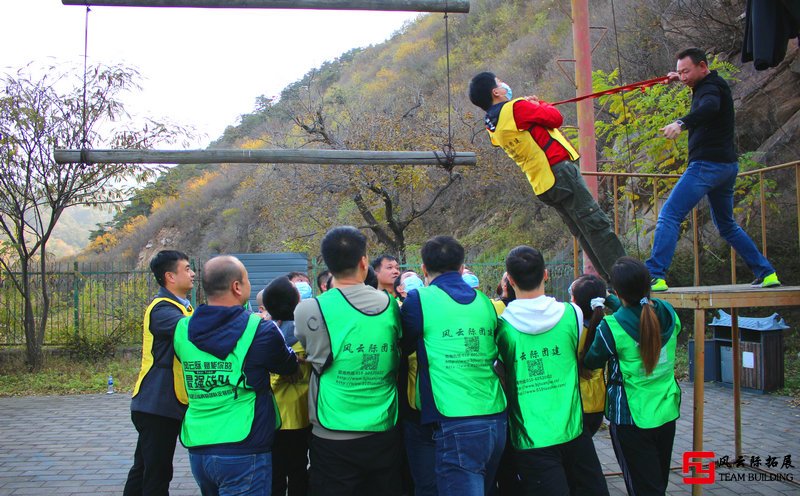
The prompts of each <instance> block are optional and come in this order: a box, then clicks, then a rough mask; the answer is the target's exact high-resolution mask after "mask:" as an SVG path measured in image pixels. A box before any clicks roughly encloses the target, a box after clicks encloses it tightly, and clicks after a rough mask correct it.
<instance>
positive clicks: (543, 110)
mask: <svg viewBox="0 0 800 496" xmlns="http://www.w3.org/2000/svg"><path fill="white" fill-rule="evenodd" d="M514 122H515V123H516V124H517V129H530V132H531V136H533V139H534V141H536V143H537V144H538V145H539V147H541V148H542V149H544V147H545V146H546V145H547V142H548V141H550V133H548V132H547V129H548V128H550V129H555V128H558V127H561V125H562V124H563V123H564V117H563V116H562V115H561V112H559V111H558V109H556V108H555V107H553V106H552V105H550V104H549V103H545V102H539V104H538V105H537V104H535V103H531V102H529V101H527V100H519V101H518V102H516V103H514ZM544 153H545V155H547V161H548V162H550V165H551V166H552V165H555V164H557V163H559V162H561V161H564V160H569V152H568V151H567V149H566V148H564V147H563V146H562V145H561V143H559V142H558V141H555V140H554V141H553V142H552V143H550V146H549V147H548V148H547V150H545V152H544Z"/></svg>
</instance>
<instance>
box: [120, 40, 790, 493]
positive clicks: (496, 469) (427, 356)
mask: <svg viewBox="0 0 800 496" xmlns="http://www.w3.org/2000/svg"><path fill="white" fill-rule="evenodd" d="M676 59H677V71H676V72H672V73H670V74H669V76H670V79H672V80H681V81H682V82H683V83H684V84H686V85H687V86H688V87H690V88H691V89H692V92H693V95H692V109H691V111H690V113H689V114H687V115H686V116H685V117H683V118H682V119H680V120H677V121H675V122H674V123H672V124H669V125H667V126H665V127H664V128H662V129H661V131H662V132H663V134H664V137H666V138H668V139H673V138H675V137H677V136H678V135H680V133H681V132H683V131H684V130H688V132H689V141H688V143H689V164H688V168H687V171H686V173H685V174H684V176H683V177H682V178H681V179H680V181H678V183H677V184H676V186H675V189H674V191H673V192H672V194H671V195H670V197H669V199H668V200H667V202H666V204H665V205H664V208H663V209H662V210H661V213H660V215H659V218H658V223H657V227H656V232H655V241H654V247H653V251H652V253H651V256H650V258H649V259H648V260H647V262H646V264H645V263H642V262H641V261H639V260H636V259H633V258H630V257H627V256H625V250H624V248H623V246H622V244H621V243H620V241H619V239H618V238H617V236H616V235H615V234H614V231H613V229H612V226H611V223H610V221H609V219H608V217H607V216H606V214H605V213H604V212H603V211H602V210H601V209H600V207H599V206H598V204H597V202H596V201H595V199H594V198H593V197H592V195H591V193H590V192H589V190H588V188H587V187H586V184H585V182H584V181H583V178H582V177H581V174H580V171H579V168H578V166H577V163H576V161H577V159H578V153H577V151H576V150H575V149H574V148H573V147H572V145H571V144H570V143H569V141H568V140H567V139H566V138H565V137H564V136H563V135H562V134H561V132H560V131H559V130H558V128H559V127H560V126H561V125H562V123H563V117H562V116H561V114H560V113H559V111H558V110H556V109H555V107H553V106H552V105H549V104H548V103H546V102H544V101H541V100H540V99H539V98H538V97H536V96H527V97H522V98H516V99H514V98H513V97H512V90H511V87H510V86H509V85H508V84H506V83H505V82H503V81H501V80H500V79H499V78H498V77H497V76H496V75H495V74H493V73H491V72H483V73H480V74H478V75H476V76H475V77H474V78H473V79H472V81H471V82H470V85H469V97H470V100H471V101H472V102H473V103H474V104H475V105H477V106H479V107H480V108H482V109H483V110H485V111H486V117H485V123H486V129H487V132H488V133H489V136H490V138H491V141H492V144H494V145H496V146H499V147H502V148H503V150H504V151H506V153H507V154H508V155H509V157H511V159H513V160H514V161H515V162H516V163H517V164H518V165H519V167H520V169H521V170H522V171H523V172H524V173H525V176H526V178H527V179H528V181H529V183H530V184H531V187H532V188H533V192H534V194H535V195H536V196H537V197H538V198H539V199H540V200H542V201H543V202H544V203H545V204H547V205H549V206H551V207H553V208H554V209H555V210H556V211H557V212H558V214H559V216H560V217H561V218H562V220H563V221H564V223H565V225H566V227H567V228H568V229H569V231H570V232H571V233H572V234H573V235H574V236H575V237H576V238H577V239H578V241H579V243H580V245H581V247H582V248H583V251H584V253H586V255H587V256H588V258H589V260H590V261H591V265H592V266H593V268H594V270H595V271H596V272H597V273H598V274H599V277H598V276H596V275H592V274H586V275H583V276H581V277H579V278H578V279H576V280H575V281H574V282H573V283H572V284H571V285H570V288H569V289H570V290H569V294H570V296H571V301H568V302H562V301H557V300H556V299H555V298H552V297H550V296H547V295H546V293H545V288H546V284H547V281H548V277H549V276H548V272H547V269H546V265H545V260H544V258H543V256H542V253H541V252H540V251H539V250H537V249H536V248H534V247H531V246H525V245H522V246H517V247H516V248H513V249H512V250H511V251H510V252H509V253H508V255H507V256H506V259H505V266H506V273H505V274H504V275H503V278H502V280H501V281H500V282H499V284H498V288H497V294H498V298H496V299H494V300H492V299H490V298H489V297H488V296H487V295H486V294H484V293H483V292H481V291H480V290H477V289H476V288H477V287H478V286H479V283H480V282H479V280H478V278H477V276H476V275H475V274H473V273H471V272H470V271H468V270H467V269H466V268H465V267H464V248H463V247H462V246H461V244H460V243H459V242H458V241H457V240H455V239H454V238H452V237H450V236H435V237H433V238H431V239H429V240H428V241H426V242H425V243H424V244H423V246H422V249H421V257H422V265H421V267H420V271H419V272H416V271H413V270H405V271H403V270H401V267H400V265H399V263H398V260H397V259H395V258H394V257H392V256H389V255H381V256H378V257H376V258H374V259H373V260H372V261H370V260H369V259H368V257H367V254H368V250H367V238H366V236H365V235H364V234H363V233H361V232H360V231H359V230H358V229H356V228H354V227H349V226H339V227H334V228H332V229H331V230H329V231H328V232H327V233H326V235H325V237H324V238H323V240H322V243H321V247H320V251H321V255H322V258H323V260H324V261H325V264H326V265H327V268H328V270H327V271H326V272H324V273H322V274H319V276H318V277H317V280H316V285H317V287H318V290H319V291H318V295H317V296H316V297H314V296H313V294H312V293H313V291H312V287H311V281H310V280H309V278H308V276H307V275H305V274H302V273H290V274H287V275H286V276H285V277H279V278H277V279H275V280H273V281H272V282H270V284H269V285H268V286H267V287H265V288H264V289H263V290H261V291H259V293H258V296H257V300H258V305H259V309H258V311H257V312H252V311H250V310H249V308H248V303H247V302H248V300H249V297H250V294H251V287H250V281H249V279H248V275H247V270H246V268H245V267H244V265H243V264H242V263H241V261H239V260H238V259H236V258H235V257H232V256H219V257H215V258H213V259H211V260H209V261H208V262H207V263H206V264H205V266H204V269H203V276H202V279H203V280H202V284H203V289H204V292H205V295H206V297H207V304H206V305H201V306H199V307H198V308H197V309H193V308H192V307H191V305H190V304H189V301H188V300H187V294H188V292H189V290H190V289H191V288H192V285H193V279H194V273H193V272H192V270H191V268H190V266H189V263H188V256H186V255H185V254H183V253H181V252H177V251H162V252H160V253H158V254H157V255H156V256H155V257H154V258H153V260H152V261H151V263H150V267H151V269H152V271H153V274H154V275H155V278H156V280H157V281H158V283H159V285H160V286H161V289H160V290H159V293H158V295H157V296H156V298H155V299H154V300H153V301H152V302H151V304H150V305H149V306H148V308H147V309H146V311H145V318H144V325H143V332H144V334H143V336H144V338H143V350H142V370H141V373H140V375H139V378H138V380H137V383H136V386H135V388H134V393H133V400H132V403H131V417H132V420H133V423H134V426H135V427H136V430H137V431H138V433H139V438H138V443H137V446H136V452H135V454H134V464H133V467H132V468H131V470H130V473H129V476H128V481H127V484H126V487H125V495H129V496H133V495H136V496H139V495H162V494H168V489H169V482H170V480H171V478H172V457H173V453H174V450H175V445H176V439H177V438H178V437H180V439H181V442H182V443H183V445H184V446H186V447H187V448H188V450H189V460H190V465H191V469H192V473H193V474H194V477H195V479H196V480H197V483H198V485H199V486H200V489H201V492H202V494H203V495H232V494H253V495H256V494H257V495H265V494H266V495H268V494H276V495H277V494H280V495H283V494H286V493H287V492H288V494H289V495H290V496H295V495H305V494H312V495H369V494H375V495H388V496H391V495H401V494H404V493H405V494H409V495H410V494H414V495H419V496H423V495H442V496H447V495H457V496H470V495H490V494H503V495H504V494H512V495H517V494H524V495H546V496H558V495H606V494H608V488H607V485H606V481H605V479H604V476H603V472H602V470H601V467H600V462H599V460H598V457H597V453H596V452H595V448H594V444H593V442H592V439H591V438H592V436H593V435H594V434H595V433H596V432H597V430H598V429H599V428H600V426H601V424H602V422H603V417H605V418H607V419H608V422H609V430H610V433H611V438H612V440H613V448H614V453H615V456H616V458H617V461H618V462H619V466H620V468H621V470H622V473H623V475H624V479H625V484H626V487H627V489H628V492H629V493H630V494H636V495H663V494H665V492H666V488H667V484H668V475H669V466H670V457H671V453H672V444H673V440H674V436H675V421H676V419H677V418H678V416H679V411H680V388H679V387H678V385H677V383H676V381H675V377H674V372H673V367H674V361H675V348H676V343H677V337H678V334H679V333H680V330H681V325H680V321H679V319H678V317H677V315H676V313H675V311H674V309H673V308H672V307H671V306H670V305H669V303H667V302H666V301H663V300H660V299H657V298H652V297H651V292H654V291H666V290H667V289H668V286H667V284H666V281H665V279H664V278H665V274H666V270H667V268H668V267H669V265H670V263H671V261H672V256H673V253H674V250H675V243H676V240H677V233H678V228H679V225H680V223H681V221H682V219H683V218H684V217H685V216H686V214H687V213H688V211H689V210H690V209H691V208H692V207H693V206H694V205H696V204H697V202H698V201H700V199H701V198H702V197H703V196H707V197H708V199H709V202H710V205H711V210H712V216H713V219H714V222H715V224H716V225H717V227H718V229H719V230H720V232H721V234H722V236H723V237H724V238H725V239H726V240H727V241H728V242H729V243H730V244H731V245H732V246H733V247H734V248H735V249H736V250H737V252H739V254H740V255H741V256H742V257H743V258H744V260H745V262H747V264H748V265H749V266H750V268H751V269H752V270H753V272H754V274H755V275H756V280H755V281H754V282H753V286H755V287H772V286H777V285H779V284H780V281H779V280H778V278H777V274H776V273H775V270H774V268H773V267H772V265H770V263H769V262H768V261H767V260H766V259H765V258H764V257H763V256H761V254H760V253H759V252H758V250H757V249H756V247H755V245H754V244H753V242H752V240H751V239H750V238H749V237H748V236H747V234H746V233H744V231H742V229H741V228H740V227H739V226H738V225H737V224H736V222H735V220H734V218H733V184H734V181H735V178H736V174H737V172H738V164H737V163H736V154H735V147H734V142H733V125H734V121H733V104H732V99H731V94H730V89H729V88H728V86H727V83H725V81H724V80H723V79H722V78H720V77H719V76H718V75H717V73H716V72H715V71H712V70H710V69H709V68H708V61H707V59H706V56H705V53H704V52H703V51H702V50H699V49H696V48H692V49H687V50H684V51H682V52H680V53H679V54H678V55H677V57H676Z"/></svg>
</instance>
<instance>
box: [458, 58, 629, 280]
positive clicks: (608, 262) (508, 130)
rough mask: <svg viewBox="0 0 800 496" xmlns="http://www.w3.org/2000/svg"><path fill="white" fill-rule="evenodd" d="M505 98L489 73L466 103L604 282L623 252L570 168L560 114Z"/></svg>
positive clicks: (472, 86)
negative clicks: (474, 108) (480, 113)
mask: <svg viewBox="0 0 800 496" xmlns="http://www.w3.org/2000/svg"><path fill="white" fill-rule="evenodd" d="M511 98H512V92H511V88H510V87H509V86H508V85H507V84H506V83H504V82H502V81H500V80H499V79H498V78H497V77H496V76H495V75H494V74H493V73H491V72H482V73H480V74H478V75H477V76H475V77H473V78H472V81H470V83H469V99H470V101H471V102H472V103H474V104H475V105H477V106H478V107H480V108H482V109H483V110H485V111H486V119H485V121H486V130H487V131H488V132H489V136H490V137H491V139H492V144H493V145H495V146H499V147H501V148H503V150H505V152H506V153H507V154H508V156H509V157H511V158H512V159H513V160H514V161H515V162H516V163H517V165H519V167H520V168H521V169H522V171H523V172H524V173H525V175H526V176H527V177H528V182H530V184H531V186H532V187H533V192H534V194H536V196H537V197H538V198H539V199H540V200H542V201H543V202H544V203H545V204H547V205H550V206H551V207H553V208H555V209H556V211H557V212H558V215H559V216H561V218H562V219H563V220H564V223H565V224H566V225H567V227H568V228H569V230H570V232H571V233H572V235H573V236H575V237H576V238H577V239H578V242H579V243H580V244H581V247H582V248H583V251H584V252H585V253H586V255H587V256H588V257H589V260H591V261H592V265H594V267H595V269H596V270H597V271H598V273H599V274H600V275H601V276H602V277H603V278H604V279H606V280H607V281H608V280H609V274H610V273H611V267H612V266H613V265H614V262H616V261H617V259H618V258H620V257H622V256H625V249H624V248H623V247H622V243H620V241H619V239H618V238H617V236H616V234H614V229H613V227H612V224H611V221H610V220H609V219H608V216H607V215H606V214H605V212H603V211H602V210H601V209H600V206H599V205H598V204H597V202H596V201H595V199H594V197H592V194H591V193H590V192H589V188H587V187H586V182H585V181H584V180H583V177H582V176H581V173H580V170H579V169H578V166H577V164H576V163H575V161H576V160H578V152H577V151H575V149H574V148H573V147H572V145H571V144H570V143H569V141H568V140H567V138H565V137H564V135H562V134H561V132H560V131H559V130H558V128H559V127H560V126H561V124H562V123H563V121H564V118H563V117H562V115H561V112H559V111H558V110H557V109H556V108H555V107H553V106H552V105H550V104H548V103H545V102H543V101H540V100H539V99H538V98H537V97H535V96H531V97H524V98H516V99H514V100H512V99H511ZM508 103H510V105H506V104H508Z"/></svg>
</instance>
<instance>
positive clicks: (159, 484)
mask: <svg viewBox="0 0 800 496" xmlns="http://www.w3.org/2000/svg"><path fill="white" fill-rule="evenodd" d="M150 270H151V271H152V272H153V275H154V276H155V278H156V281H157V282H158V285H159V286H160V288H159V290H158V294H157V295H156V297H155V298H153V300H152V301H151V302H150V304H149V305H148V306H147V310H145V313H144V322H143V325H142V327H143V338H142V368H141V371H140V372H139V378H138V379H137V380H136V385H135V386H134V388H133V399H132V400H131V420H133V425H134V426H135V427H136V431H137V432H138V433H139V438H138V440H137V442H136V452H135V453H134V455H133V466H132V467H131V470H130V472H129V473H128V480H127V481H126V483H125V489H124V492H123V495H124V496H143V495H153V496H164V495H167V494H169V483H170V481H171V480H172V457H173V455H174V454H175V444H176V442H177V440H178V432H179V431H180V428H181V420H182V419H183V415H184V413H185V412H186V401H187V400H186V389H184V387H183V371H182V370H181V366H180V364H179V363H178V361H177V360H175V350H174V349H173V347H172V336H173V334H174V333H175V325H176V324H177V323H178V321H179V320H181V319H182V318H184V317H185V316H187V315H191V314H192V306H191V304H190V303H189V300H188V299H187V296H188V293H189V291H190V290H191V289H192V286H193V285H194V271H192V268H191V267H190V265H189V257H188V256H187V255H186V254H185V253H182V252H179V251H175V250H162V251H160V252H158V253H157V254H156V255H155V256H154V257H153V259H152V260H150Z"/></svg>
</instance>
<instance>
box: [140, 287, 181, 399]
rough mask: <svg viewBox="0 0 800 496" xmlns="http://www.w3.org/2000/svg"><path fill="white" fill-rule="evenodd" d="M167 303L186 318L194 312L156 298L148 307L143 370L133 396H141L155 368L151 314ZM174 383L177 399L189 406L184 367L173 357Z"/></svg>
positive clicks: (145, 317)
mask: <svg viewBox="0 0 800 496" xmlns="http://www.w3.org/2000/svg"><path fill="white" fill-rule="evenodd" d="M162 301H166V302H169V303H172V304H173V305H175V306H176V307H178V308H179V309H180V310H181V313H183V315H184V316H186V317H189V316H190V315H192V312H191V311H189V309H187V308H186V307H184V306H183V305H181V304H180V303H178V302H177V301H175V300H172V299H170V298H155V299H154V300H153V301H151V302H150V305H148V307H147V310H145V312H144V321H143V323H142V329H143V334H142V368H141V370H140V371H139V378H138V379H136V385H135V386H133V396H134V397H135V396H136V395H137V394H139V388H140V387H141V386H142V381H143V380H144V378H145V376H146V375H147V373H148V372H150V369H151V368H152V367H153V361H154V360H153V333H152V332H151V331H150V312H152V311H153V308H155V306H156V305H158V304H159V303H161V302H162ZM172 382H173V384H174V385H175V397H176V398H177V399H178V401H179V402H181V403H182V404H184V405H187V404H189V396H188V395H187V394H186V385H185V384H184V382H183V367H181V363H180V362H179V361H178V358H177V357H175V356H174V354H173V356H172Z"/></svg>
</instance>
